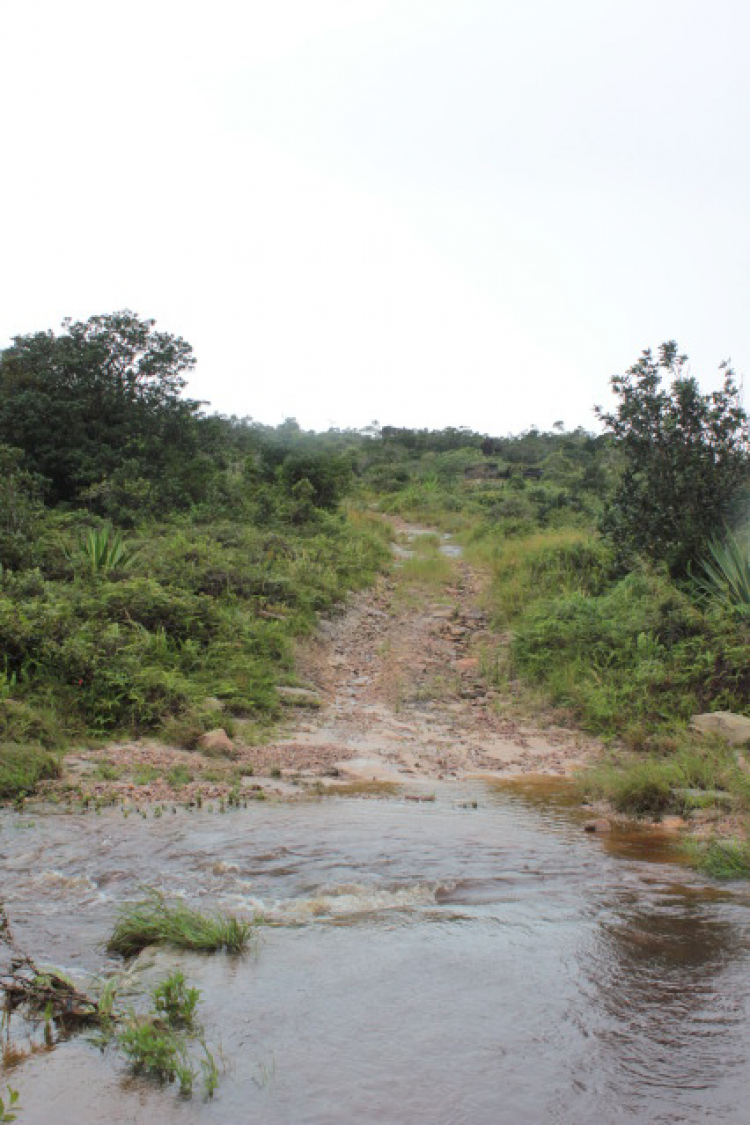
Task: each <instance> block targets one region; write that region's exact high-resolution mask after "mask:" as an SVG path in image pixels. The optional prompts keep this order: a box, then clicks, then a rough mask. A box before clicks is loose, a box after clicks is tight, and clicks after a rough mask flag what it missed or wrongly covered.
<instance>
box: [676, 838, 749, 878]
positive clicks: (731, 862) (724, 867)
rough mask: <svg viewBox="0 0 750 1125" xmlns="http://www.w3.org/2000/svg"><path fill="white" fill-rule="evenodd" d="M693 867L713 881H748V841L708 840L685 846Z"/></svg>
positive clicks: (692, 842)
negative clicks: (710, 877) (709, 876)
mask: <svg viewBox="0 0 750 1125" xmlns="http://www.w3.org/2000/svg"><path fill="white" fill-rule="evenodd" d="M686 847H687V853H688V856H689V857H690V860H691V862H692V864H693V866H694V867H696V868H697V869H698V870H699V871H702V872H704V874H706V875H712V876H713V878H714V879H750V841H743V840H709V841H708V842H707V843H698V842H697V841H694V840H691V841H689V842H688V844H687V845H686Z"/></svg>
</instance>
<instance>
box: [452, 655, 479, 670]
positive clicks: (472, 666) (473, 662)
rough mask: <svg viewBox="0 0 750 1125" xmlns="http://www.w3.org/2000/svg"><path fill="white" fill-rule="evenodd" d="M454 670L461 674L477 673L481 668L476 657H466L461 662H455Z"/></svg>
mask: <svg viewBox="0 0 750 1125" xmlns="http://www.w3.org/2000/svg"><path fill="white" fill-rule="evenodd" d="M453 667H454V668H457V669H458V671H459V672H476V670H477V669H478V668H479V661H478V660H477V658H476V657H475V656H464V657H462V659H461V660H456V661H454V664H453Z"/></svg>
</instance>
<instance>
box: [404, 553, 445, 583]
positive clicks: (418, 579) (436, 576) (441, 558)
mask: <svg viewBox="0 0 750 1125" xmlns="http://www.w3.org/2000/svg"><path fill="white" fill-rule="evenodd" d="M454 573H455V568H454V566H453V564H452V562H451V560H450V559H448V558H446V557H445V555H438V554H434V555H419V556H415V557H414V558H411V559H405V560H404V562H403V564H402V566H401V567H400V574H401V580H402V581H403V582H404V583H405V584H406V585H409V586H428V587H435V586H437V587H442V586H445V585H447V584H448V582H450V580H451V578H452V577H453V575H454Z"/></svg>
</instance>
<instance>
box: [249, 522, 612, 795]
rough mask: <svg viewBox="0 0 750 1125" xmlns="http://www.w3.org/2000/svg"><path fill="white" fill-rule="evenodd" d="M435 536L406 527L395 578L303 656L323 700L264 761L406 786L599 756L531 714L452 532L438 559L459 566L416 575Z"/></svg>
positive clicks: (323, 632)
mask: <svg viewBox="0 0 750 1125" xmlns="http://www.w3.org/2000/svg"><path fill="white" fill-rule="evenodd" d="M426 534H428V533H426V529H423V528H416V527H409V526H407V525H404V526H403V527H402V528H401V529H400V533H399V539H398V541H397V544H396V547H395V550H396V552H397V559H396V566H395V568H394V572H393V574H392V575H391V576H389V577H388V578H384V579H381V580H380V581H379V582H378V584H377V585H376V586H375V587H374V588H372V589H370V590H368V591H366V592H365V593H363V594H360V595H358V596H357V597H355V598H354V599H352V601H351V602H350V604H349V605H348V607H347V609H346V610H345V612H344V613H343V614H341V615H340V616H338V617H336V618H334V619H333V620H330V621H325V622H323V623H322V626H321V629H320V632H319V635H318V637H317V638H316V640H315V641H314V642H313V643H311V644H309V645H308V646H307V647H306V648H305V649H304V650H303V651H302V652H301V653H300V670H301V673H302V675H303V676H304V677H305V679H306V681H308V682H309V684H310V686H311V687H313V688H314V689H315V690H316V692H317V693H319V696H320V699H321V701H322V706H321V707H320V709H319V711H317V712H315V713H310V712H309V711H306V710H304V711H303V709H302V708H300V717H299V720H298V721H297V722H296V723H295V724H294V726H293V729H292V731H291V732H290V733H289V734H288V735H287V736H286V737H285V738H283V739H281V740H279V741H276V742H275V743H273V744H272V745H271V746H268V747H266V748H264V750H263V754H262V756H263V759H264V761H266V762H267V763H268V762H271V761H273V762H275V763H276V764H278V766H280V767H281V768H282V769H285V770H287V769H296V770H302V771H305V772H307V771H310V772H311V773H318V774H320V773H321V772H323V773H325V772H326V771H327V772H328V774H329V775H333V774H334V771H338V775H339V777H341V778H346V779H363V780H365V779H366V780H382V781H389V780H390V781H403V780H406V779H408V778H417V777H427V778H440V777H445V778H452V777H467V776H471V775H476V774H487V773H492V774H498V773H499V774H502V775H503V776H508V775H510V774H520V773H528V772H537V773H539V772H544V773H551V774H565V773H568V772H569V771H570V770H571V769H572V768H573V767H574V766H575V765H577V764H579V763H580V762H581V761H582V760H584V759H585V758H586V757H588V756H589V755H590V753H591V752H592V750H593V749H594V743H593V741H592V740H588V739H586V738H585V736H582V735H581V734H580V732H574V731H570V730H566V729H564V728H561V727H559V726H554V725H551V724H550V723H549V722H545V717H544V716H543V715H541V714H539V715H537V716H533V715H529V714H523V711H524V708H523V707H522V706H520V704H519V699H518V696H517V694H514V692H513V687H512V684H509V683H508V682H507V679H506V681H505V683H504V684H503V683H502V678H501V677H498V676H497V674H496V662H497V651H498V648H500V650H501V651H502V646H503V643H504V641H505V642H506V643H507V638H503V637H502V636H499V635H497V634H494V633H493V632H492V630H491V627H490V623H489V615H488V612H487V609H486V601H487V598H486V592H485V587H486V578H485V577H484V576H483V575H482V574H481V573H479V572H478V571H477V570H476V569H474V568H472V567H471V566H469V565H468V564H467V563H466V562H464V561H463V559H462V558H461V557H460V548H458V547H456V546H455V545H454V544H453V543H452V542H451V541H450V539H449V537H447V536H442V537H441V538H440V540H439V541H437V537H436V536H435V535H432V537H431V538H432V541H433V544H434V546H433V548H432V555H433V557H434V556H438V557H439V558H441V559H443V560H445V559H447V560H448V561H449V562H450V566H449V567H446V570H447V571H448V574H447V581H446V582H445V583H442V582H439V581H437V582H436V581H435V580H434V576H432V580H431V581H430V580H426V581H425V580H422V574H421V573H420V568H419V565H418V563H417V565H416V566H415V567H414V569H415V571H416V574H414V573H413V572H412V571H411V570H410V567H411V566H412V565H413V563H412V562H411V561H410V560H413V559H419V558H420V557H421V558H422V559H425V558H429V557H430V552H429V551H425V550H421V551H420V550H419V547H420V546H421V543H420V538H421V537H422V536H425V535H426ZM423 569H424V570H425V571H429V565H428V566H426V567H425V568H423ZM429 577H430V576H429V575H428V579H429ZM302 698H303V700H304V697H302ZM526 709H527V710H528V705H527V708H526Z"/></svg>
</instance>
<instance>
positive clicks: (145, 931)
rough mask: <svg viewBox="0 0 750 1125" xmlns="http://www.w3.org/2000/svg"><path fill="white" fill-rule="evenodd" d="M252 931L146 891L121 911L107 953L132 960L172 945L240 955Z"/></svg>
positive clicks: (235, 921) (251, 926) (235, 920)
mask: <svg viewBox="0 0 750 1125" xmlns="http://www.w3.org/2000/svg"><path fill="white" fill-rule="evenodd" d="M254 930H255V923H254V922H246V921H243V920H242V919H239V918H236V917H234V916H233V915H230V914H224V913H221V912H216V913H213V914H205V913H203V912H202V911H200V910H196V909H194V908H193V907H190V906H187V905H186V904H185V903H183V902H179V901H174V902H168V901H167V900H166V899H165V897H164V896H163V895H162V894H161V893H160V892H159V891H156V890H149V891H148V893H147V895H146V897H145V898H143V899H141V901H140V902H135V903H130V904H128V905H127V906H124V907H123V908H122V910H121V911H120V913H119V915H118V917H117V922H116V924H115V928H114V930H113V932H112V936H111V937H110V939H109V941H108V942H107V952H109V953H118V954H120V955H121V956H123V957H132V956H134V955H135V954H137V953H139V952H140V951H141V950H142V949H145V947H146V946H147V945H173V946H176V947H177V948H180V949H196V950H203V951H206V952H213V951H216V950H222V949H224V950H226V951H227V952H229V953H242V952H243V951H244V950H245V949H246V948H247V946H248V945H249V943H250V941H251V939H252V937H253V933H254Z"/></svg>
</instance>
